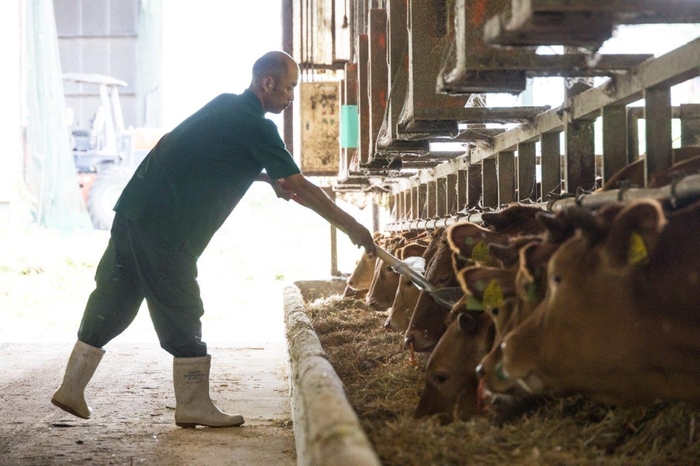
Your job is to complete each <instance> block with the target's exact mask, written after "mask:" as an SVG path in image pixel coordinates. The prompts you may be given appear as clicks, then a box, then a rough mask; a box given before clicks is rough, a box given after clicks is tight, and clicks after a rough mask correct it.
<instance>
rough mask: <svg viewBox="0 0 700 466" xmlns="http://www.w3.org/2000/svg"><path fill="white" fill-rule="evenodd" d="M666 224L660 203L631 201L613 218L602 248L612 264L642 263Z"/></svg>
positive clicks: (647, 200)
mask: <svg viewBox="0 0 700 466" xmlns="http://www.w3.org/2000/svg"><path fill="white" fill-rule="evenodd" d="M665 224H666V218H665V216H664V213H663V210H662V208H661V204H659V203H658V202H657V201H654V200H651V199H644V200H640V201H638V202H634V203H632V204H630V205H629V206H627V207H625V208H624V209H622V210H621V211H620V212H619V214H618V215H617V216H616V217H615V219H614V220H613V223H612V226H611V227H610V234H609V235H608V238H607V241H606V250H607V252H608V254H609V256H610V260H611V263H612V264H613V265H615V266H620V265H636V264H639V263H642V262H645V261H646V260H647V258H648V256H649V255H650V254H651V253H652V251H653V250H654V248H655V247H656V243H657V240H658V236H659V233H660V232H661V230H662V229H663V227H664V225H665Z"/></svg>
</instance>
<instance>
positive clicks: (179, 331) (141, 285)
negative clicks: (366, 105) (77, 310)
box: [78, 214, 207, 357]
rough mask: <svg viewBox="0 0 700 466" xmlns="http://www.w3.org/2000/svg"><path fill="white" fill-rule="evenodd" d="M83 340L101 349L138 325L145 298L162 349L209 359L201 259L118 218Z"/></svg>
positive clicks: (101, 265) (89, 307) (98, 275)
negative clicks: (199, 268) (199, 271)
mask: <svg viewBox="0 0 700 466" xmlns="http://www.w3.org/2000/svg"><path fill="white" fill-rule="evenodd" d="M95 283H96V286H95V290H94V291H93V292H92V293H91V294H90V297H89V299H88V302H87V305H86V307H85V312H84V314H83V319H82V321H81V323H80V329H79V330H78V339H79V340H80V341H82V342H84V343H87V344H88V345H91V346H95V347H97V348H102V347H103V346H104V345H105V344H107V342H109V341H111V340H112V339H113V338H114V337H116V336H117V335H119V334H121V333H122V332H123V331H124V330H126V328H127V327H128V326H129V325H130V324H131V323H132V322H133V321H134V318H136V314H137V313H138V310H139V308H140V307H141V304H142V303H143V300H144V298H145V299H146V303H147V304H148V311H149V313H150V315H151V320H152V321H153V326H154V327H155V330H156V334H157V335H158V339H159V340H160V346H161V347H162V348H163V349H165V350H166V351H167V352H168V353H170V354H172V355H173V356H175V357H199V356H206V354H207V345H206V343H204V342H203V341H202V323H201V320H200V319H201V317H202V314H204V307H203V304H202V299H201V297H200V291H199V285H198V284H197V260H196V259H195V258H194V257H193V256H191V255H189V254H186V253H184V252H179V251H176V250H174V249H173V248H172V247H170V246H169V245H168V244H167V243H165V242H164V241H163V240H161V239H160V238H159V237H158V236H156V235H155V234H153V233H150V232H147V231H145V230H143V229H142V228H140V227H139V226H138V225H137V224H135V223H134V222H132V221H131V220H129V219H127V218H126V217H124V216H123V215H120V214H116V216H115V218H114V223H113V225H112V231H111V237H110V240H109V244H108V245H107V249H106V250H105V252H104V255H103V256H102V259H101V260H100V263H99V265H98V266H97V272H96V274H95Z"/></svg>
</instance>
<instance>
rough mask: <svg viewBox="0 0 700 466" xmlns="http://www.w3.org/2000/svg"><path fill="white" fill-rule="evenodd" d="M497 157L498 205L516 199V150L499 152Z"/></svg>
mask: <svg viewBox="0 0 700 466" xmlns="http://www.w3.org/2000/svg"><path fill="white" fill-rule="evenodd" d="M497 159H498V175H497V177H498V204H497V206H498V205H503V204H509V203H511V202H513V201H515V152H513V151H510V150H509V151H502V152H499V153H498V156H497ZM485 183H486V181H485V180H484V184H485ZM494 207H496V206H494Z"/></svg>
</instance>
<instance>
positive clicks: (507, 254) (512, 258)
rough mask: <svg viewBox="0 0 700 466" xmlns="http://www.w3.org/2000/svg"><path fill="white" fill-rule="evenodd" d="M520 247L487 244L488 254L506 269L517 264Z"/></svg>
mask: <svg viewBox="0 0 700 466" xmlns="http://www.w3.org/2000/svg"><path fill="white" fill-rule="evenodd" d="M521 247H522V245H521V244H514V243H510V244H508V245H504V244H498V243H491V244H489V253H490V254H491V255H492V256H494V257H495V258H496V259H498V260H500V261H501V262H502V263H503V265H504V266H505V267H508V266H511V265H513V264H515V263H516V262H518V254H519V251H520V248H521Z"/></svg>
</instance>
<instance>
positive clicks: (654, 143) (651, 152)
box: [644, 86, 673, 182]
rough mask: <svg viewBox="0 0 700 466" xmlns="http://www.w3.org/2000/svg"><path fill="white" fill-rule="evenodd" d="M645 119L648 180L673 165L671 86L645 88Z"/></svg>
mask: <svg viewBox="0 0 700 466" xmlns="http://www.w3.org/2000/svg"><path fill="white" fill-rule="evenodd" d="M644 103H645V105H644V120H645V121H646V134H645V138H646V141H647V156H646V180H647V182H649V180H650V179H651V176H652V175H653V174H655V173H661V172H662V171H664V170H666V169H667V168H668V167H670V166H671V163H672V162H671V159H672V157H673V149H672V144H673V138H672V137H671V118H672V116H673V111H672V109H671V88H670V87H668V86H662V87H657V88H651V89H645V90H644Z"/></svg>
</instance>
